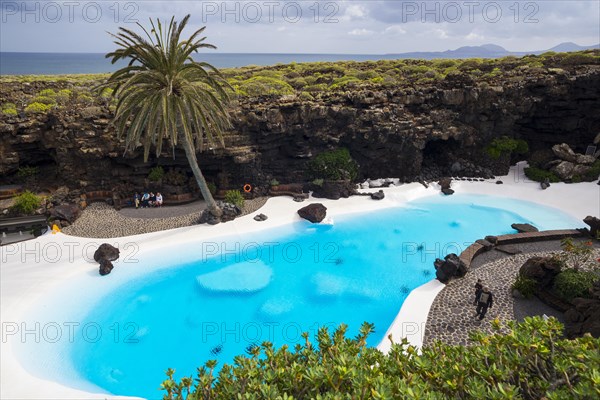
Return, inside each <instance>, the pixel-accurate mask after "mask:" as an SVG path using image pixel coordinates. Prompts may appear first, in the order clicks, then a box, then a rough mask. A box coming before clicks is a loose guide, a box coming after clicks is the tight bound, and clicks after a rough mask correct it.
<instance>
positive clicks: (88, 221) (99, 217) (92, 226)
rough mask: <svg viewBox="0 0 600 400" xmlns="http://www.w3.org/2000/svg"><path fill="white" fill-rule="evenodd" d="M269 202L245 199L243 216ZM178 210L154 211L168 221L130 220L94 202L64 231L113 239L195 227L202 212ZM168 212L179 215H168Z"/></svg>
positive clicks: (88, 236)
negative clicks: (179, 213)
mask: <svg viewBox="0 0 600 400" xmlns="http://www.w3.org/2000/svg"><path fill="white" fill-rule="evenodd" d="M267 199H268V198H267V197H259V198H256V199H252V200H246V201H245V203H244V210H243V212H242V215H247V214H251V213H254V212H255V211H257V210H258V209H259V208H261V207H262V206H263V205H264V204H265V203H266V201H267ZM177 207H178V206H172V207H163V208H161V209H152V210H151V211H156V215H157V216H159V215H164V216H165V218H147V217H146V218H131V217H127V216H125V215H123V214H121V213H119V212H118V211H117V210H115V209H114V208H113V207H110V206H108V205H107V204H104V203H93V204H91V205H90V206H88V207H87V208H86V209H85V210H84V211H83V213H82V214H81V217H79V218H78V219H77V220H76V221H75V223H74V224H73V225H71V226H68V227H65V228H64V229H63V230H62V232H63V233H65V234H67V235H71V236H79V237H86V238H114V237H122V236H131V235H140V234H142V233H149V232H158V231H164V230H167V229H175V228H182V227H185V226H190V225H194V224H196V221H198V218H199V217H200V212H201V209H198V210H196V211H194V212H190V213H187V214H184V215H177V212H176V210H174V209H176V208H177ZM182 207H187V206H182ZM186 209H187V208H186ZM137 211H145V210H137ZM190 211H191V210H190ZM169 213H170V215H176V216H169Z"/></svg>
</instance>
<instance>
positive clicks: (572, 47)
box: [548, 42, 600, 53]
mask: <svg viewBox="0 0 600 400" xmlns="http://www.w3.org/2000/svg"><path fill="white" fill-rule="evenodd" d="M599 46H600V44H597V45H595V46H580V45H578V44H577V43H573V42H564V43H561V44H559V45H558V46H554V47H553V48H551V49H550V50H548V51H556V52H557V53H558V52H565V51H581V50H591V49H597V48H598V47H599Z"/></svg>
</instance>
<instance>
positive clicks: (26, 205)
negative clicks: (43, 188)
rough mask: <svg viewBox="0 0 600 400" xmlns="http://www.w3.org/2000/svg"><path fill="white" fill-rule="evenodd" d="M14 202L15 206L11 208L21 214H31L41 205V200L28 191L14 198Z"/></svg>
mask: <svg viewBox="0 0 600 400" xmlns="http://www.w3.org/2000/svg"><path fill="white" fill-rule="evenodd" d="M14 200H15V204H14V205H13V206H12V208H13V209H14V210H15V211H17V212H19V213H21V214H33V212H34V211H35V210H37V209H38V208H39V207H40V204H41V203H42V199H41V198H40V197H39V196H37V195H36V194H35V193H31V192H30V191H29V190H26V191H24V192H23V193H21V194H19V195H17V196H15V197H14Z"/></svg>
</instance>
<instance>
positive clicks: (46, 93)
mask: <svg viewBox="0 0 600 400" xmlns="http://www.w3.org/2000/svg"><path fill="white" fill-rule="evenodd" d="M38 96H42V97H54V96H56V92H55V91H54V90H53V89H44V90H42V91H41V92H39V93H38Z"/></svg>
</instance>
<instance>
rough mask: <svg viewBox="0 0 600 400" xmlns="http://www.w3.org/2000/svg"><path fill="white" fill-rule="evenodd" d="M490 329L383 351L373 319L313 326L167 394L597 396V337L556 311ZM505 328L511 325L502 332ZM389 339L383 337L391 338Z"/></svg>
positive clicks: (169, 387)
mask: <svg viewBox="0 0 600 400" xmlns="http://www.w3.org/2000/svg"><path fill="white" fill-rule="evenodd" d="M492 329H493V330H494V333H493V334H486V333H483V332H475V333H473V334H471V337H470V339H471V343H470V345H469V346H460V345H448V344H444V343H442V342H439V341H437V342H435V343H433V344H432V345H430V346H425V347H423V348H422V349H421V350H420V351H419V350H417V349H416V348H414V347H412V346H410V345H409V344H408V342H407V341H406V339H401V338H396V337H394V340H395V341H396V342H398V343H397V344H393V345H392V346H391V349H390V351H389V352H388V353H387V354H386V353H383V352H381V351H379V350H378V349H376V348H375V347H368V346H367V338H368V337H369V335H370V334H371V333H372V332H373V330H374V328H373V325H372V324H363V326H362V327H361V328H360V331H359V333H358V335H357V336H356V337H353V338H349V337H347V336H346V333H347V327H346V326H345V325H341V326H340V327H339V328H338V329H336V330H335V331H334V332H331V333H330V332H329V331H328V330H327V329H326V328H321V329H319V330H318V332H317V333H316V335H315V336H316V343H314V341H315V339H313V338H312V337H310V336H309V334H308V333H304V334H302V337H303V340H301V341H299V343H298V344H296V345H295V346H294V347H293V348H290V347H289V346H282V347H280V348H276V347H275V346H274V345H273V344H272V343H270V342H264V343H262V344H261V345H260V346H258V345H257V346H249V349H248V350H247V352H248V354H247V355H239V356H237V357H236V358H235V361H234V363H233V364H232V365H229V364H225V365H224V366H223V367H222V368H221V370H220V371H219V372H218V373H217V372H216V371H215V367H216V365H217V361H215V360H211V361H208V362H207V363H206V364H205V365H204V366H201V367H199V368H198V369H197V372H196V374H197V376H196V377H192V376H189V377H184V378H182V379H181V380H180V381H176V380H174V378H173V376H174V373H175V371H174V370H172V369H168V370H167V372H166V374H167V378H166V380H165V381H164V382H163V383H162V384H161V389H162V390H163V391H164V399H167V400H175V399H186V398H187V399H233V398H236V399H282V400H283V399H292V398H293V399H461V400H475V399H477V400H479V399H593V398H598V396H599V395H600V391H599V387H600V386H599V380H600V372H599V369H598V363H599V356H598V354H599V352H600V339H597V338H593V337H591V336H590V335H587V336H584V337H581V338H577V339H574V340H569V339H564V338H563V327H562V325H561V324H560V323H559V322H558V321H557V320H556V319H555V318H548V319H547V320H544V319H543V318H542V317H527V318H525V320H524V321H523V322H521V323H516V322H509V323H508V324H507V325H506V326H505V327H504V326H500V324H499V323H496V322H492ZM501 329H504V330H505V331H501ZM384 340H386V339H384Z"/></svg>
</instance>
